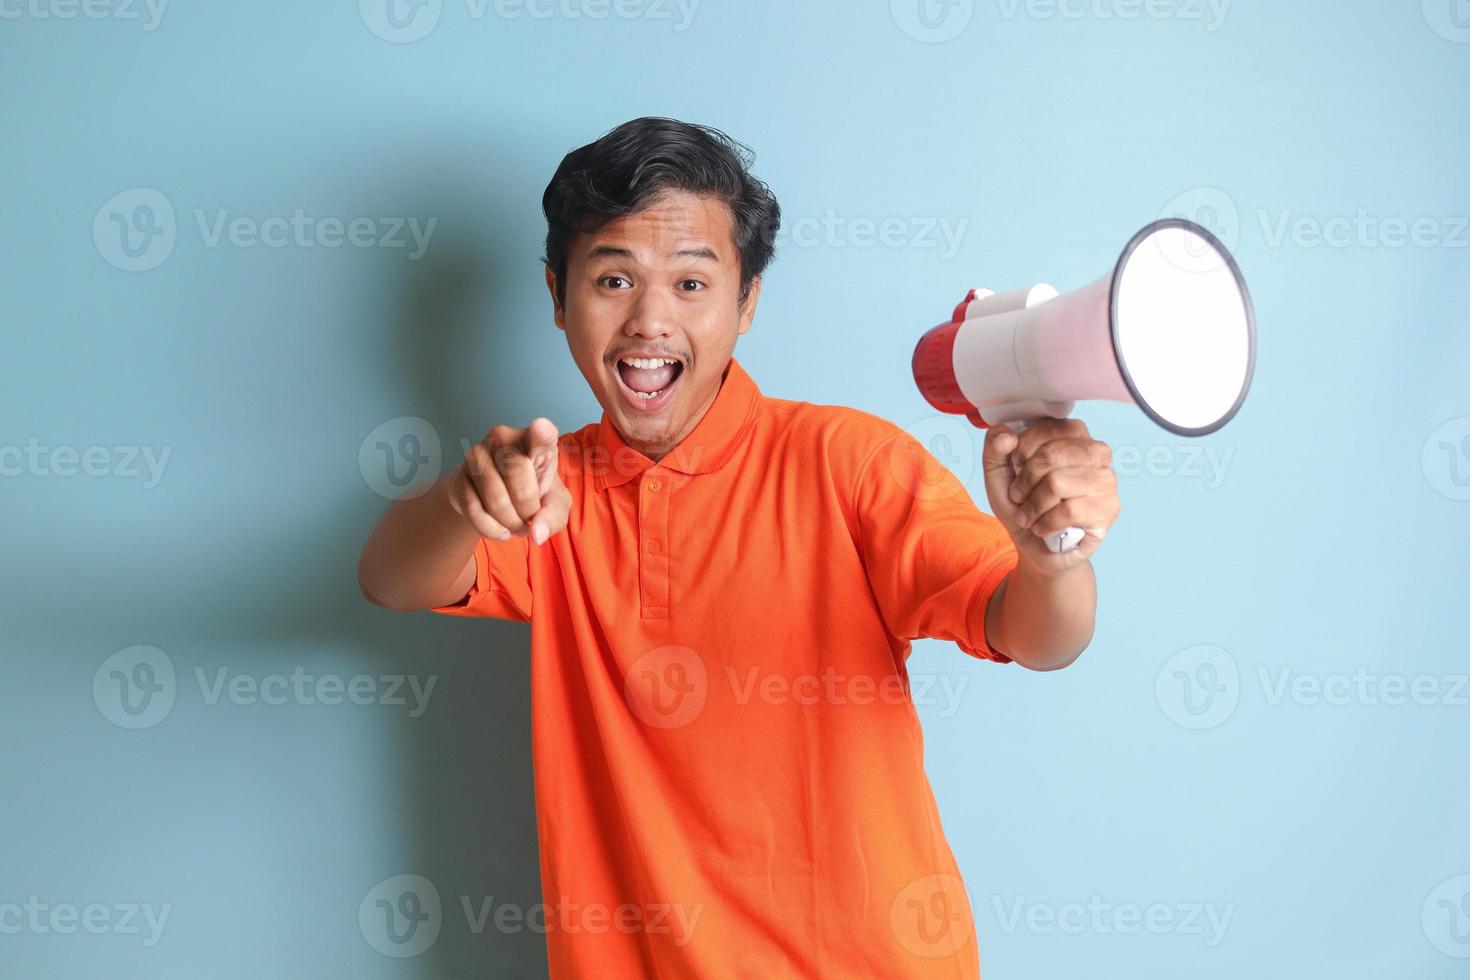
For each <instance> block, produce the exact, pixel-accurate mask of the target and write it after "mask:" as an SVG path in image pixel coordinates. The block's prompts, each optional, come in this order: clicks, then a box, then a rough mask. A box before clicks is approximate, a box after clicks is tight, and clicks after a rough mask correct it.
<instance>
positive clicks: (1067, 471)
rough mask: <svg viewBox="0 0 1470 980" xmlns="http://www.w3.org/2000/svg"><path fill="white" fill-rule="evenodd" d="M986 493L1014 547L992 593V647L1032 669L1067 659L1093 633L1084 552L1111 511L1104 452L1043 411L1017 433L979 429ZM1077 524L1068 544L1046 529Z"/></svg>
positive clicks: (1095, 543)
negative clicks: (1076, 539) (1051, 540)
mask: <svg viewBox="0 0 1470 980" xmlns="http://www.w3.org/2000/svg"><path fill="white" fill-rule="evenodd" d="M985 492H986V495H987V497H988V498H989V500H990V509H991V513H993V514H994V515H995V516H996V518H997V519H998V520H999V521H1000V522H1001V524H1002V526H1004V527H1005V529H1006V531H1007V533H1009V534H1010V536H1011V540H1012V541H1013V542H1014V543H1015V546H1016V551H1017V552H1018V553H1019V555H1020V560H1019V563H1018V564H1017V566H1016V568H1015V570H1014V571H1013V572H1011V573H1010V574H1009V575H1008V576H1006V579H1005V581H1003V582H1002V583H1001V584H1000V586H999V587H998V588H997V589H996V590H995V592H994V594H993V595H992V596H991V598H990V605H989V607H988V608H987V609H986V612H985V632H986V636H987V637H988V641H989V643H990V646H991V647H992V648H994V649H995V650H997V651H999V652H1001V653H1003V654H1005V655H1006V656H1008V657H1010V658H1011V659H1012V660H1014V661H1015V662H1016V663H1018V664H1021V665H1022V666H1023V667H1029V668H1030V669H1032V670H1057V669H1059V668H1062V667H1066V666H1067V665H1068V664H1071V663H1072V662H1073V661H1075V660H1076V659H1077V657H1078V656H1080V655H1081V653H1082V651H1083V650H1085V649H1086V648H1087V645H1088V643H1090V642H1091V641H1092V632H1093V626H1094V623H1095V619H1096V613H1097V580H1096V578H1095V577H1094V575H1093V571H1092V564H1091V563H1090V561H1089V559H1090V558H1091V557H1092V555H1093V553H1094V552H1096V551H1097V549H1098V547H1099V546H1100V545H1101V544H1102V541H1103V538H1104V537H1106V536H1107V532H1108V528H1110V527H1112V525H1113V522H1114V521H1116V520H1117V519H1118V513H1119V511H1120V510H1121V508H1122V505H1121V504H1120V502H1119V500H1118V479H1117V474H1116V473H1114V472H1113V470H1112V451H1111V450H1110V449H1109V448H1108V445H1107V443H1104V442H1099V441H1098V440H1096V439H1093V438H1092V436H1091V434H1090V433H1089V432H1088V431H1087V426H1086V425H1085V424H1083V423H1082V422H1081V421H1079V420H1077V419H1042V420H1040V421H1038V422H1035V423H1034V424H1032V425H1031V426H1029V427H1028V428H1026V429H1025V430H1024V431H1023V432H1021V433H1020V434H1019V435H1018V434H1017V433H1015V432H1013V431H1012V430H1010V429H1008V428H1005V427H1004V426H994V427H991V428H990V429H989V430H988V431H987V432H986V435H985ZM1065 527H1080V528H1082V529H1083V530H1084V531H1085V532H1086V536H1085V537H1084V538H1083V539H1082V541H1081V542H1080V543H1079V544H1078V546H1077V547H1076V549H1075V550H1073V551H1069V552H1063V553H1061V554H1054V553H1053V552H1052V551H1051V550H1050V549H1048V548H1047V546H1046V536H1047V535H1049V534H1052V533H1053V532H1056V531H1060V530H1061V529H1062V528H1065Z"/></svg>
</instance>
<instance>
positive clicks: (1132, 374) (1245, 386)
mask: <svg viewBox="0 0 1470 980" xmlns="http://www.w3.org/2000/svg"><path fill="white" fill-rule="evenodd" d="M1255 351H1256V322H1255V311H1254V309H1253V307H1252V305H1251V298H1250V291H1249V290H1248V289H1247V288H1246V284H1245V278H1244V277H1243V276H1242V275H1241V273H1240V268H1239V266H1237V265H1236V263H1235V259H1234V257H1233V256H1231V254H1230V252H1229V250H1228V249H1226V248H1225V246H1224V245H1222V244H1221V243H1220V241H1219V240H1218V239H1217V238H1215V236H1214V235H1212V234H1210V232H1209V231H1207V230H1206V229H1204V228H1202V227H1200V226H1199V225H1197V224H1195V223H1194V222H1192V221H1186V220H1184V219H1183V218H1165V219H1163V220H1161V221H1155V222H1153V223H1152V224H1150V225H1148V226H1146V227H1145V228H1143V229H1142V230H1140V231H1139V232H1138V233H1137V234H1136V235H1134V236H1133V238H1132V239H1130V240H1129V242H1128V244H1127V245H1126V246H1125V247H1124V249H1123V252H1122V254H1121V255H1120V256H1119V257H1118V261H1117V262H1116V263H1114V266H1113V269H1112V271H1111V272H1110V273H1108V274H1107V275H1104V276H1103V277H1102V278H1100V279H1097V280H1096V281H1094V282H1092V283H1089V284H1088V285H1086V286H1083V287H1082V288H1080V289H1076V290H1074V291H1072V292H1070V293H1066V294H1058V293H1057V291H1056V290H1055V289H1053V288H1052V287H1051V286H1048V285H1046V284H1045V283H1041V284H1038V285H1036V286H1032V287H1030V288H1029V289H1017V290H1013V291H1011V292H1007V293H999V294H997V293H995V292H993V291H991V290H988V289H974V290H971V291H970V293H969V294H968V295H967V296H966V297H965V299H964V300H963V301H962V302H961V303H960V304H959V306H957V307H956V308H955V311H954V314H953V315H952V316H951V317H950V319H949V320H948V321H947V322H945V323H941V324H939V325H938V326H937V327H934V328H933V329H931V330H929V331H928V332H927V333H925V334H924V336H923V337H922V338H920V340H919V343H918V345H917V346H916V347H915V348H914V357H913V372H914V380H915V382H916V383H917V384H918V386H919V390H920V392H922V393H923V395H924V398H925V399H926V400H927V401H928V402H929V404H930V405H932V406H933V407H934V408H936V409H938V410H939V411H941V412H949V413H954V414H961V415H964V416H966V417H967V418H969V419H970V421H971V422H973V423H975V424H976V425H978V426H981V427H987V426H990V425H995V424H1001V423H1005V424H1008V425H1010V426H1011V427H1012V428H1017V427H1022V428H1023V427H1025V426H1026V425H1028V424H1030V423H1031V422H1033V421H1035V420H1036V419H1041V418H1066V417H1067V416H1068V415H1070V414H1071V413H1072V410H1073V409H1074V408H1075V407H1076V403H1077V402H1078V401H1082V400H1091V399H1102V400H1108V401H1117V402H1125V403H1132V404H1136V405H1138V406H1139V407H1140V408H1141V409H1143V411H1144V412H1145V413H1146V414H1147V415H1148V416H1149V418H1151V419H1153V420H1154V421H1155V422H1157V423H1158V424H1159V425H1161V426H1163V427H1164V428H1165V429H1167V430H1169V431H1170V432H1174V433H1176V434H1179V435H1185V436H1202V435H1207V434H1209V433H1211V432H1214V431H1216V430H1218V429H1219V428H1220V427H1221V426H1223V425H1225V423H1227V422H1229V421H1230V419H1232V418H1233V417H1234V416H1235V413H1236V412H1237V411H1239V410H1240V406H1241V404H1242V403H1243V402H1244V401H1245V396H1246V393H1247V392H1248V391H1249V390H1250V384H1251V378H1252V376H1253V375H1254V373H1255ZM1083 534H1084V532H1083V531H1082V530H1081V529H1080V528H1066V529H1065V530H1064V531H1059V532H1056V533H1055V534H1053V535H1050V536H1048V538H1047V545H1048V547H1050V548H1051V550H1052V551H1070V550H1072V548H1075V547H1076V546H1077V544H1078V543H1079V542H1080V541H1081V540H1082V537H1083Z"/></svg>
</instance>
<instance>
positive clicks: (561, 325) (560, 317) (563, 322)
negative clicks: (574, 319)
mask: <svg viewBox="0 0 1470 980" xmlns="http://www.w3.org/2000/svg"><path fill="white" fill-rule="evenodd" d="M546 289H547V291H548V292H550V293H551V309H552V319H553V320H554V321H556V328H557V329H558V330H565V329H566V328H567V311H566V310H565V309H563V308H562V305H561V300H559V299H557V296H556V273H555V272H552V271H551V266H549V265H548V266H547V267H546Z"/></svg>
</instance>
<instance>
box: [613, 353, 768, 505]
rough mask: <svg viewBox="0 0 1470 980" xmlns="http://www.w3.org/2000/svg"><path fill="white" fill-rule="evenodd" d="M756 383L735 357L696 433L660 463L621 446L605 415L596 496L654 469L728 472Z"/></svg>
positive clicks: (756, 398)
mask: <svg viewBox="0 0 1470 980" xmlns="http://www.w3.org/2000/svg"><path fill="white" fill-rule="evenodd" d="M760 397H761V392H760V388H759V387H758V386H757V385H756V383H755V379H754V378H752V377H751V376H750V375H748V374H746V373H745V369H744V368H742V367H741V366H740V362H739V361H737V360H735V358H734V357H733V356H732V357H731V358H730V363H729V364H728V365H727V366H726V368H725V373H724V375H723V378H722V380H721V382H720V390H719V392H717V393H716V394H715V400H714V402H713V403H712V404H711V405H710V407H709V409H708V411H706V412H705V413H704V417H703V418H701V419H700V420H699V424H698V425H696V426H695V427H694V431H693V432H691V433H689V435H687V436H685V437H684V440H683V441H682V442H680V443H679V444H678V445H677V446H675V447H674V448H673V449H672V450H671V451H670V452H669V454H668V455H667V456H665V457H664V458H663V459H662V460H660V461H659V462H658V463H654V461H653V460H651V459H649V458H648V457H647V456H645V455H643V454H642V453H640V452H639V451H638V450H636V449H634V448H633V447H631V446H629V445H628V444H627V443H626V442H624V441H623V437H622V436H621V435H620V434H619V433H618V430H617V427H616V426H615V425H613V423H612V420H611V419H609V418H608V415H607V412H606V411H604V412H603V413H602V420H601V421H599V422H598V423H597V442H596V445H597V448H598V455H599V457H600V459H598V461H597V463H598V465H597V466H596V472H595V473H594V475H593V479H594V486H595V487H596V488H597V489H598V490H606V489H607V488H608V487H618V486H622V485H623V484H624V483H627V482H628V481H629V480H631V479H632V478H633V477H635V476H637V475H639V474H640V473H642V472H643V471H644V470H646V469H648V468H649V467H651V466H655V465H657V466H665V467H668V468H669V469H671V470H675V471H676V472H679V473H687V474H691V475H692V474H695V473H709V472H713V471H714V470H717V469H719V468H720V467H721V466H724V465H725V463H726V461H728V460H729V458H730V457H731V456H732V455H733V454H734V452H735V449H736V448H737V447H738V446H739V444H740V441H741V438H742V437H743V436H744V434H745V429H746V426H747V424H748V423H749V422H750V420H751V419H752V418H753V417H754V416H755V406H756V403H757V402H758V401H759V400H760Z"/></svg>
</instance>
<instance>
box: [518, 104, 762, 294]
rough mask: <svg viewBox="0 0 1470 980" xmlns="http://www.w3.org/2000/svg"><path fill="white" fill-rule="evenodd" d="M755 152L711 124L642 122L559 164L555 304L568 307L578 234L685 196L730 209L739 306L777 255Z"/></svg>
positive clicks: (552, 261) (552, 196) (551, 188)
mask: <svg viewBox="0 0 1470 980" xmlns="http://www.w3.org/2000/svg"><path fill="white" fill-rule="evenodd" d="M754 159H755V155H754V154H753V153H751V151H750V149H749V148H748V147H746V146H744V145H743V144H741V143H738V142H736V141H735V140H733V139H731V138H730V137H729V136H726V135H725V134H724V133H722V132H720V131H719V130H718V129H715V128H713V127H711V126H701V125H697V124H694V123H686V122H680V121H679V120H677V119H667V118H664V117H660V116H644V117H642V118H639V119H633V120H630V121H628V122H625V123H623V124H622V125H621V126H618V127H617V128H616V129H613V130H611V131H609V132H608V133H606V134H604V135H603V136H601V137H600V138H598V139H597V140H595V141H593V142H591V143H588V144H587V145H586V146H583V147H579V148H578V149H575V150H573V151H572V152H571V153H568V154H567V155H566V157H565V158H563V159H562V162H561V166H559V167H557V168H556V173H555V174H554V175H552V178H551V183H549V184H547V185H546V193H545V194H543V195H542V197H541V210H542V211H544V212H545V214H546V255H545V257H544V258H543V259H542V261H543V262H545V263H546V265H547V266H548V267H549V268H550V269H551V271H552V272H553V273H554V274H555V276H556V291H557V302H559V303H563V304H564V303H565V302H566V295H567V293H566V288H567V287H566V276H567V249H568V247H569V246H570V244H571V240H572V236H573V235H574V234H576V233H577V232H579V231H583V232H595V231H597V230H598V229H599V228H601V227H602V226H603V225H605V224H606V223H607V222H609V221H611V220H612V219H614V218H619V217H622V216H624V215H629V214H637V213H639V212H640V211H643V210H644V209H646V208H647V207H649V206H650V205H651V204H653V203H654V202H655V201H656V200H657V199H658V197H659V196H660V195H662V194H664V193H665V192H667V191H675V190H678V191H688V192H690V193H693V194H697V195H701V196H709V197H714V198H717V199H718V200H720V201H723V202H724V203H725V204H726V205H728V206H729V208H730V213H731V216H732V219H733V224H734V232H735V246H736V248H737V250H738V251H739V253H740V302H741V304H742V305H743V304H744V303H745V300H746V298H747V297H748V296H749V294H750V287H751V282H752V281H753V280H754V279H755V278H756V277H757V276H759V275H760V274H761V273H762V272H764V271H765V269H766V266H767V265H769V264H770V261H771V258H772V256H773V255H774V254H775V251H776V245H775V236H776V232H777V231H778V230H779V229H780V227H781V206H780V205H779V204H778V203H776V198H775V195H773V194H772V193H771V191H770V188H768V187H767V186H766V185H765V184H764V183H762V182H761V181H759V180H757V179H756V178H755V177H754V176H753V175H752V174H751V172H750V165H751V163H752V162H753V161H754Z"/></svg>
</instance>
